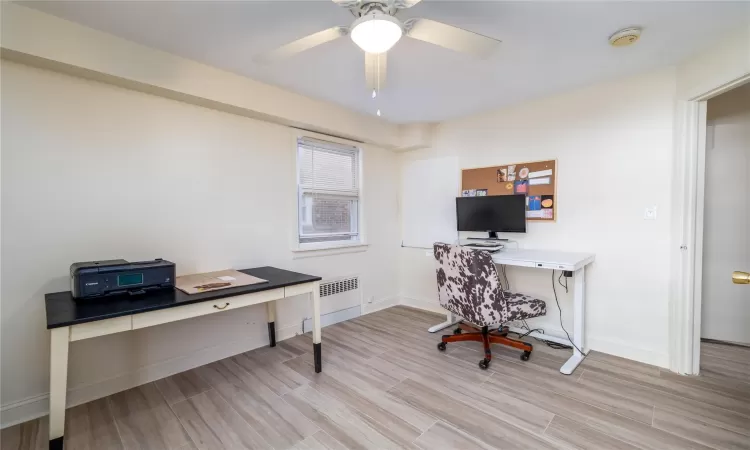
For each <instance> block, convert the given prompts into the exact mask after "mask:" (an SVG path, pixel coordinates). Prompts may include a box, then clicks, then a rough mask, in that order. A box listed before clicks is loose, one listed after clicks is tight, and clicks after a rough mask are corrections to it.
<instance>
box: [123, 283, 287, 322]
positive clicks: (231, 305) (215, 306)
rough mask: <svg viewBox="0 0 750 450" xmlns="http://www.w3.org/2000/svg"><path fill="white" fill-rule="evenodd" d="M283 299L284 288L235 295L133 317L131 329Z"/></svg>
mask: <svg viewBox="0 0 750 450" xmlns="http://www.w3.org/2000/svg"><path fill="white" fill-rule="evenodd" d="M281 298H284V288H278V289H271V290H268V291H262V292H254V293H252V294H245V295H235V296H234V297H226V298H222V299H218V300H210V301H205V302H201V303H193V304H192V305H185V306H179V307H176V308H168V309H161V310H159V311H151V312H147V313H143V314H135V315H133V329H134V330H137V329H139V328H146V327H151V326H154V325H159V324H162V323H168V322H175V321H178V320H183V319H190V318H191V317H198V316H206V315H208V314H214V313H217V312H221V311H229V310H232V309H237V308H242V307H245V306H250V305H257V304H259V303H265V302H268V301H271V300H278V299H281Z"/></svg>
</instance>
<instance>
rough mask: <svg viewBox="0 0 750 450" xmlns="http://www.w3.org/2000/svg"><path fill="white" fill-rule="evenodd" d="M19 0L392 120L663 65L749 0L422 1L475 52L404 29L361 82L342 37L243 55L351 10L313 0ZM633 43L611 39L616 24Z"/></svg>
mask: <svg viewBox="0 0 750 450" xmlns="http://www.w3.org/2000/svg"><path fill="white" fill-rule="evenodd" d="M23 4H24V5H27V6H31V7H34V8H36V9H39V10H41V11H45V12H48V13H50V14H54V15H56V16H59V17H62V18H65V19H69V20H72V21H75V22H79V23H81V24H84V25H87V26H90V27H92V28H96V29H99V30H102V31H106V32H108V33H111V34H114V35H117V36H120V37H123V38H126V39H129V40H131V41H135V42H138V43H141V44H144V45H147V46H150V47H154V48H158V49H161V50H165V51H167V52H170V53H173V54H176V55H180V56H184V57H187V58H191V59H194V60H196V61H200V62H203V63H206V64H209V65H212V66H215V67H219V68H223V69H226V70H230V71H233V72H236V73H240V74H243V75H246V76H248V77H251V78H254V79H256V80H260V81H263V82H266V83H270V84H275V85H278V86H281V87H284V88H287V89H289V90H292V91H296V92H299V93H301V94H304V95H307V96H310V97H315V98H319V99H323V100H328V101H331V102H335V103H338V104H341V105H343V106H345V107H348V108H351V109H354V110H357V111H361V112H365V113H368V114H374V113H375V111H376V109H377V108H380V109H381V110H382V112H383V118H384V119H387V120H390V121H393V122H399V123H406V122H425V121H442V120H446V119H450V118H455V117H460V116H465V115H468V114H473V113H477V112H480V111H484V110H490V109H495V108H499V107H501V106H504V105H509V104H513V103H518V102H521V101H525V100H529V99H531V98H535V97H540V96H543V95H548V94H551V93H555V92H560V91H564V90H568V89H571V88H575V87H578V86H582V85H586V84H590V83H593V82H598V81H604V80H608V79H612V78H616V77H618V76H623V75H629V74H634V73H638V72H643V71H647V70H650V69H653V68H656V67H659V66H664V65H668V64H673V63H676V62H678V61H680V60H681V59H683V58H685V57H686V56H688V55H690V54H691V53H693V52H695V51H698V50H700V49H701V48H703V47H707V46H709V45H711V44H713V43H715V42H717V41H718V40H719V39H720V38H721V37H722V36H723V35H724V34H725V33H727V32H729V31H731V30H732V29H734V28H737V27H739V26H740V25H741V24H742V23H743V22H744V21H746V20H748V17H750V3H749V2H719V1H704V2H696V1H691V2H655V1H649V2H630V1H628V2H612V1H606V2H605V1H600V2H560V1H558V2H488V1H439V0H424V1H423V2H422V3H420V4H418V5H417V6H415V7H414V8H411V9H409V10H403V11H401V12H400V13H399V17H400V18H401V19H402V20H403V19H405V18H409V17H425V18H429V19H433V20H439V21H442V22H445V23H448V24H451V25H455V26H459V27H462V28H466V29H469V30H471V31H475V32H477V33H480V34H484V35H487V36H492V37H495V38H497V39H500V40H502V41H503V44H502V45H501V49H500V51H499V52H497V53H496V54H495V55H493V56H492V57H490V58H489V59H486V60H477V59H475V58H473V57H471V56H468V55H464V54H460V53H456V52H453V51H451V50H447V49H443V48H440V47H436V46H433V45H431V44H427V43H424V42H420V41H415V40H412V39H408V38H404V39H402V40H401V41H400V42H399V43H397V44H396V46H395V47H394V48H393V49H392V50H391V51H390V52H389V55H388V80H387V85H386V87H385V88H384V89H383V91H382V93H381V95H380V96H378V98H377V99H376V100H373V99H372V98H370V93H369V92H368V91H367V89H366V88H365V77H364V55H363V53H362V51H361V50H359V48H358V47H357V46H356V45H354V43H353V42H351V40H350V39H349V38H342V39H339V40H337V41H334V42H330V43H328V44H324V45H322V46H320V47H317V48H314V49H312V50H309V51H307V52H305V53H303V54H300V55H298V56H295V57H293V58H291V59H288V60H285V61H283V62H279V63H275V64H273V65H271V66H262V65H258V64H256V63H254V62H253V56H254V55H256V54H258V53H261V52H263V51H266V50H269V49H273V48H275V47H277V46H279V45H282V44H284V43H286V42H289V41H292V40H294V39H298V38H300V37H303V36H306V35H308V34H311V33H314V32H316V31H320V30H322V29H325V28H328V27H331V26H334V25H347V26H348V25H349V24H350V23H351V22H352V21H353V19H354V18H353V16H352V15H351V14H350V13H349V12H348V11H347V10H345V9H343V8H341V7H339V6H337V5H335V4H334V3H333V2H331V1H328V0H319V1H284V0H276V1H264V2H260V1H226V2H225V1H127V2H125V1H123V2H120V1H60V0H58V1H50V2H26V1H24V2H23ZM632 25H639V26H642V27H643V28H644V32H643V36H642V38H641V41H640V42H638V43H637V44H636V45H634V46H632V47H627V48H613V47H610V46H609V44H608V43H607V38H608V36H609V35H610V34H612V33H613V32H614V31H616V30H618V29H619V28H623V27H626V26H632Z"/></svg>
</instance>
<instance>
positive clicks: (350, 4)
mask: <svg viewBox="0 0 750 450" xmlns="http://www.w3.org/2000/svg"><path fill="white" fill-rule="evenodd" d="M332 1H333V3H335V4H337V5H339V6H341V7H342V8H356V7H357V6H359V4H360V0H332Z"/></svg>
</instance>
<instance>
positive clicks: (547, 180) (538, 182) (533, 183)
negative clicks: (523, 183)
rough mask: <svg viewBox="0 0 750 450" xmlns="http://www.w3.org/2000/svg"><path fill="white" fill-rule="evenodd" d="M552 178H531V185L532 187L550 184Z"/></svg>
mask: <svg viewBox="0 0 750 450" xmlns="http://www.w3.org/2000/svg"><path fill="white" fill-rule="evenodd" d="M549 183H550V178H549V177H543V178H529V185H531V186H539V185H542V184H549Z"/></svg>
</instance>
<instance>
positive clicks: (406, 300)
mask: <svg viewBox="0 0 750 450" xmlns="http://www.w3.org/2000/svg"><path fill="white" fill-rule="evenodd" d="M400 304H401V305H404V306H411V307H412V308H417V309H421V310H423V311H430V312H434V313H438V314H446V313H447V312H446V311H445V309H443V307H442V306H440V303H438V302H437V301H429V300H422V299H418V298H413V297H404V296H401V303H400Z"/></svg>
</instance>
